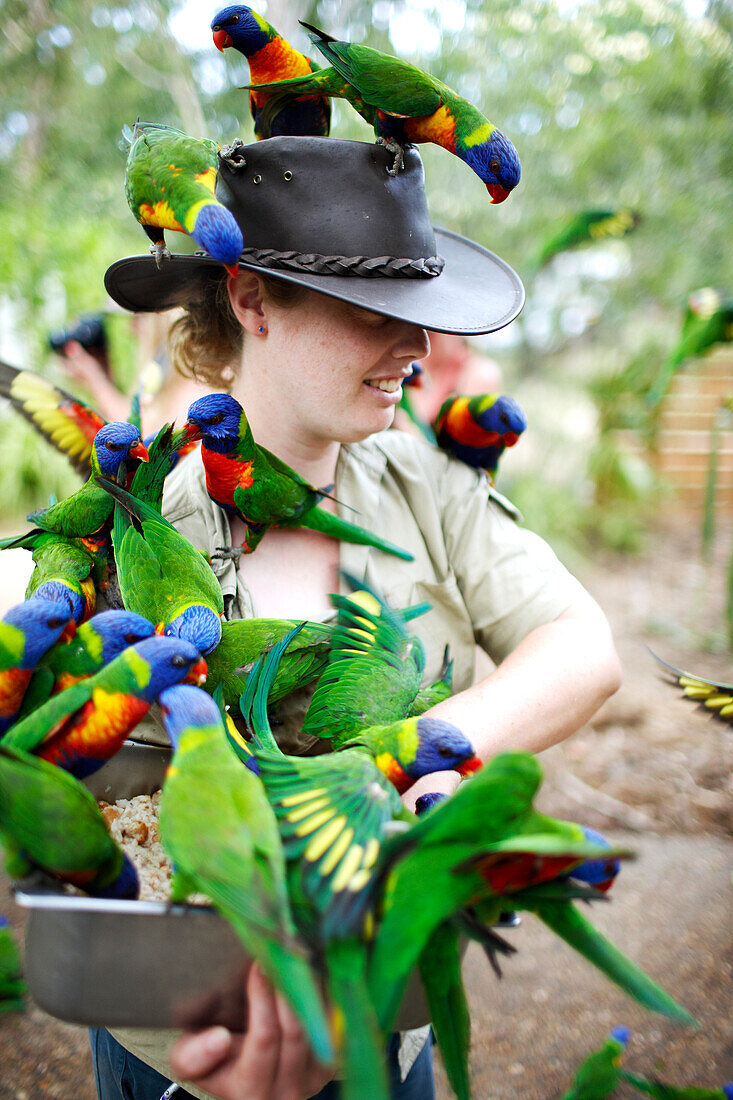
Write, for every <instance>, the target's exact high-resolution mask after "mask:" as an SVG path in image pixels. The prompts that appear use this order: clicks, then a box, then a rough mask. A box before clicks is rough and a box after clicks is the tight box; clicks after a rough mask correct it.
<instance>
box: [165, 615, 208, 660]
mask: <svg viewBox="0 0 733 1100" xmlns="http://www.w3.org/2000/svg"><path fill="white" fill-rule="evenodd" d="M165 633H166V636H167V637H169V638H184V639H185V640H186V641H187V642H191V643H192V644H193V645H195V646H196V648H197V649H198V650H199V652H200V653H208V652H209V651H210V650H212V649H213V648H214V647H215V646H217V645H218V644H219V642H220V641H221V619H220V618H219V616H218V615H217V614H216V612H215V611H212V609H211V608H210V607H206V606H205V605H204V604H200V603H197V604H193V606H191V607H187V608H186V610H185V611H184V612H182V614H180V615H177V616H176V618H175V619H172V620H171V621H170V622H169V623H168V625H167V627H166V628H165Z"/></svg>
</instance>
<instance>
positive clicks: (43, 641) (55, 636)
mask: <svg viewBox="0 0 733 1100" xmlns="http://www.w3.org/2000/svg"><path fill="white" fill-rule="evenodd" d="M75 631H76V624H75V623H74V620H73V619H72V618H71V616H70V615H69V614H68V613H66V612H65V611H63V610H62V609H61V608H59V606H58V604H56V603H52V602H51V601H50V600H42V599H35V600H26V601H25V603H21V604H18V605H17V606H16V607H11V608H10V610H9V611H8V612H7V613H6V614H5V616H4V617H3V620H2V622H0V737H2V736H3V734H4V733H5V732H6V730H7V729H8V728H9V727H10V726H11V725H12V724H13V722H14V720H15V717H16V715H17V714H18V711H19V710H20V707H21V704H22V702H23V696H24V695H25V692H26V689H27V687H28V684H29V683H30V680H31V677H32V675H33V671H34V669H35V667H36V665H37V664H38V662H39V661H40V660H41V658H42V657H43V655H44V653H45V652H46V651H47V650H48V649H50V648H51V646H52V645H53V644H54V643H55V642H57V641H58V640H59V638H61V636H62V634H63V633H64V632H67V633H68V634H69V636H70V637H72V636H73V634H74V632H75Z"/></svg>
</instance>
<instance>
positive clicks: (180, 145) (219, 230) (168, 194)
mask: <svg viewBox="0 0 733 1100" xmlns="http://www.w3.org/2000/svg"><path fill="white" fill-rule="evenodd" d="M123 137H124V139H125V141H126V142H128V143H129V153H128V155H127V173H126V177H125V193H126V195H127V201H128V203H129V206H130V209H131V210H132V212H133V214H134V215H135V217H136V218H137V220H138V221H139V222H140V224H141V225H142V227H143V229H144V230H145V232H146V233H147V235H148V236H149V237H150V240H151V241H152V242H153V243H152V246H151V249H150V251H151V252H152V253H153V254H154V255H155V261H156V263H157V264H158V266H160V264H161V263H162V262H163V260H165V259H169V258H170V253H169V252H168V249H167V248H166V246H165V235H164V232H163V230H165V229H177V230H179V232H181V233H188V234H189V235H190V236H191V237H193V239H194V240H195V241H196V243H197V244H198V245H200V247H201V248H203V249H204V250H205V251H206V252H208V254H209V255H210V256H211V257H212V258H213V259H215V260H219V261H220V262H221V263H223V264H224V265H225V267H226V268H227V270H229V271H230V274H232V275H236V273H237V271H238V268H237V266H236V265H237V261H238V260H239V257H240V254H241V252H242V248H243V247H244V241H243V238H242V231H241V229H240V227H239V226H238V225H237V222H236V221H235V219H234V217H233V216H232V215H231V214H230V212H229V211H228V210H227V209H226V207H224V206H222V204H221V203H220V202H219V201H218V199H217V198H216V195H215V193H214V188H215V184H216V169H217V154H218V146H217V144H216V142H214V141H208V140H203V141H199V140H198V139H197V138H193V137H189V135H188V134H184V133H183V132H182V131H181V130H176V129H174V128H173V127H172V126H162V125H159V124H158V123H153V122H140V121H139V120H138V121H137V122H136V123H135V126H134V129H133V130H132V131H131V132H130V133H129V134H128V133H127V132H125V133H124V134H123Z"/></svg>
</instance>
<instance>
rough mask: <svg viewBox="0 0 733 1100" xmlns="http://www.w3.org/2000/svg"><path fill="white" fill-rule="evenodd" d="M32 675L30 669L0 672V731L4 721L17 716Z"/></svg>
mask: <svg viewBox="0 0 733 1100" xmlns="http://www.w3.org/2000/svg"><path fill="white" fill-rule="evenodd" d="M32 675H33V669H32V668H8V669H5V670H4V671H3V672H0V730H2V728H3V722H4V721H5V722H7V721H8V720H9V719H11V718H13V717H15V715H16V714H17V712H18V709H19V708H20V704H21V703H22V702H23V696H24V695H25V689H26V688H27V687H28V681H29V680H30V678H31V676H32Z"/></svg>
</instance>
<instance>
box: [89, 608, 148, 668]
mask: <svg viewBox="0 0 733 1100" xmlns="http://www.w3.org/2000/svg"><path fill="white" fill-rule="evenodd" d="M82 631H84V632H85V633H89V634H91V633H94V634H96V635H97V636H98V637H99V638H100V639H101V641H102V663H103V664H105V665H107V664H109V662H110V661H113V660H114V659H115V657H119V655H120V653H122V650H123V649H127V647H128V646H129V645H135V643H136V642H142V641H143V639H144V638H151V637H152V636H153V634H155V627H154V626H153V624H152V623H151V622H150V620H149V619H146V618H144V617H143V616H142V615H136V614H135V613H134V612H133V611H102V612H100V613H99V615H95V616H94V617H93V618H91V619H90V620H89V622H88V623H85V624H84V626H83V627H82V628H81V630H80V633H79V636H80V637H81V636H82Z"/></svg>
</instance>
